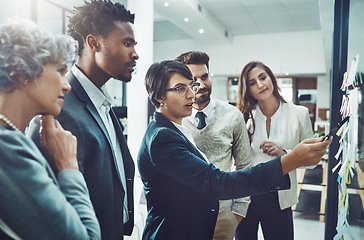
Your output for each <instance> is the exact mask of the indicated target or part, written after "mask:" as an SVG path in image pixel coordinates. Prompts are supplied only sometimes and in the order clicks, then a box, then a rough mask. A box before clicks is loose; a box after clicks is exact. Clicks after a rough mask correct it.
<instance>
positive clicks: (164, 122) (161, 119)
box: [154, 112, 206, 162]
mask: <svg viewBox="0 0 364 240" xmlns="http://www.w3.org/2000/svg"><path fill="white" fill-rule="evenodd" d="M154 119H155V121H156V122H157V123H159V124H162V125H164V126H166V127H168V128H170V129H172V130H174V131H175V132H177V134H179V135H180V136H181V137H182V138H183V139H185V140H186V142H187V143H188V146H187V147H188V149H189V150H190V151H191V152H193V153H194V154H195V155H197V156H199V157H200V158H201V160H203V161H205V162H206V160H205V158H204V157H203V156H202V155H201V153H200V151H199V150H198V149H197V148H196V147H195V145H193V144H192V143H191V142H190V140H188V138H187V137H186V136H185V135H184V134H183V133H182V132H181V131H180V130H179V129H178V128H177V127H176V126H174V125H173V123H171V121H170V120H169V119H168V118H166V117H165V116H163V114H160V113H157V112H155V113H154Z"/></svg>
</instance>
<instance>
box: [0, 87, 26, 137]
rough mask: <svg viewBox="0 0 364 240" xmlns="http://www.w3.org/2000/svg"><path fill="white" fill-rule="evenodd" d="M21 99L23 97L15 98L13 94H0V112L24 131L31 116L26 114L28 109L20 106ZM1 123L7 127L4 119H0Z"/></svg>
mask: <svg viewBox="0 0 364 240" xmlns="http://www.w3.org/2000/svg"><path fill="white" fill-rule="evenodd" d="M23 101H24V99H22V98H16V97H14V95H13V94H6V96H4V95H1V96H0V113H1V114H2V115H3V116H5V117H6V118H7V119H8V120H9V121H10V122H11V123H12V124H14V125H15V126H16V127H17V128H18V129H19V130H20V131H22V132H24V131H25V128H26V127H27V125H28V123H29V121H30V120H31V119H32V117H33V116H31V115H30V114H28V112H29V111H28V110H29V109H24V108H23V107H22V104H21V102H23ZM1 124H2V125H4V126H6V127H9V124H7V123H5V122H4V121H1Z"/></svg>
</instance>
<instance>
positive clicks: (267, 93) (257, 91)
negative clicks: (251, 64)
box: [246, 67, 275, 102]
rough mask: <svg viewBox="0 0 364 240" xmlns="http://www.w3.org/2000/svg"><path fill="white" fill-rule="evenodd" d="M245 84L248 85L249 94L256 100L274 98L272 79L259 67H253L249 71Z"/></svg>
mask: <svg viewBox="0 0 364 240" xmlns="http://www.w3.org/2000/svg"><path fill="white" fill-rule="evenodd" d="M246 85H247V86H248V89H249V94H250V95H251V96H252V97H253V98H255V99H256V100H258V102H261V101H266V100H270V99H271V98H275V97H274V95H273V90H274V86H273V83H272V80H271V78H270V77H269V75H268V74H267V72H266V71H265V70H264V69H263V68H261V67H255V68H253V69H252V70H250V71H249V73H248V78H247V83H246Z"/></svg>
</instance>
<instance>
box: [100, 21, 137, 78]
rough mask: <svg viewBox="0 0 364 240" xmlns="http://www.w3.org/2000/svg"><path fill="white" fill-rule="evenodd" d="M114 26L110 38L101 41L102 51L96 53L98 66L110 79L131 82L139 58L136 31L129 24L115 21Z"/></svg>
mask: <svg viewBox="0 0 364 240" xmlns="http://www.w3.org/2000/svg"><path fill="white" fill-rule="evenodd" d="M114 26H115V27H114V29H113V30H112V31H111V32H110V33H109V34H108V36H107V37H106V38H102V39H101V40H100V46H99V48H100V49H99V51H97V52H96V53H95V61H96V65H97V66H98V67H99V68H100V69H102V70H103V71H104V72H105V73H106V74H108V75H109V76H110V77H113V78H115V79H118V80H121V81H124V82H129V81H130V80H131V73H132V72H133V71H134V67H135V65H136V60H137V59H138V58H139V56H138V54H137V53H136V51H135V45H136V41H135V38H134V31H133V28H132V24H131V23H129V22H121V21H115V22H114Z"/></svg>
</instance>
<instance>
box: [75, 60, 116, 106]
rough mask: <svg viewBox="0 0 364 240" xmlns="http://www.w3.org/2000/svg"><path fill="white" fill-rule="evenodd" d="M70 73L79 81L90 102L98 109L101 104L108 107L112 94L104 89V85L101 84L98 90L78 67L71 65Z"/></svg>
mask: <svg viewBox="0 0 364 240" xmlns="http://www.w3.org/2000/svg"><path fill="white" fill-rule="evenodd" d="M71 71H72V73H73V74H74V75H75V77H76V78H77V79H78V81H79V82H80V84H81V86H82V87H83V89H84V90H85V91H86V93H87V95H88V96H89V97H90V99H91V101H92V103H93V104H94V105H95V107H96V108H97V109H100V108H101V107H102V106H104V107H106V108H107V107H110V106H111V103H112V99H113V98H112V96H111V94H110V93H109V91H108V90H107V89H106V86H105V85H103V86H102V87H101V89H100V90H99V89H98V88H97V87H96V86H95V85H94V84H93V83H92V82H91V80H90V79H88V78H87V77H86V75H85V74H83V72H81V71H80V69H79V68H78V67H77V66H76V65H73V66H72V68H71Z"/></svg>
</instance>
